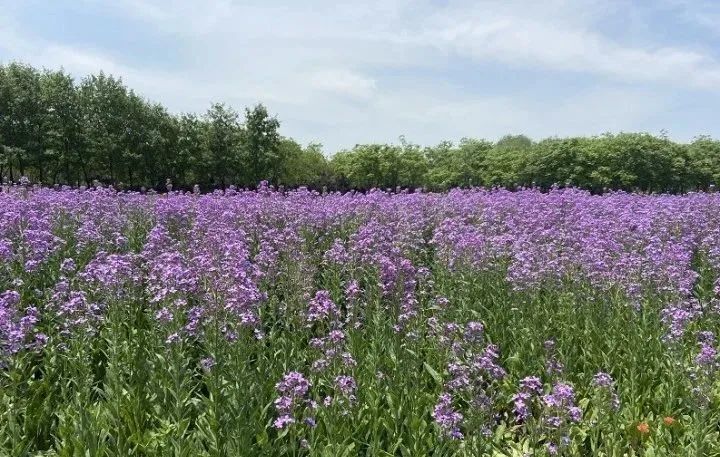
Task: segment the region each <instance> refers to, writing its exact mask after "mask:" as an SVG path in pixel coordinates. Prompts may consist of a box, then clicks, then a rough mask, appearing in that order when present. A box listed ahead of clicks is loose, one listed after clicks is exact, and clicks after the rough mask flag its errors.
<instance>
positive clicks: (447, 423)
mask: <svg viewBox="0 0 720 457" xmlns="http://www.w3.org/2000/svg"><path fill="white" fill-rule="evenodd" d="M432 417H433V419H435V423H436V424H437V425H438V426H439V427H440V429H441V430H442V431H443V432H444V433H445V434H446V435H447V436H449V437H451V438H453V439H462V438H463V435H462V433H461V432H460V425H461V424H462V421H463V415H462V414H461V413H459V412H458V411H457V410H455V409H454V407H453V405H452V397H451V396H450V394H447V393H443V394H441V395H440V397H439V398H438V402H437V404H436V405H435V408H434V409H433V412H432Z"/></svg>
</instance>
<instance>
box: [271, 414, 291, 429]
mask: <svg viewBox="0 0 720 457" xmlns="http://www.w3.org/2000/svg"><path fill="white" fill-rule="evenodd" d="M293 423H295V418H293V417H292V416H290V415H288V414H283V415H282V416H279V417H278V418H277V419H275V422H273V427H275V428H277V429H283V428H285V427H287V426H288V425H290V424H293Z"/></svg>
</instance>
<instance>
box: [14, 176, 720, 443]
mask: <svg viewBox="0 0 720 457" xmlns="http://www.w3.org/2000/svg"><path fill="white" fill-rule="evenodd" d="M0 221H1V222H0V260H1V263H0V455H7V456H40V455H42V456H252V455H262V456H274V455H277V456H280V455H283V456H285V455H287V456H328V457H330V456H333V457H334V456H342V457H349V456H356V455H361V456H403V457H411V456H412V457H415V456H481V455H488V456H528V455H532V456H547V455H562V456H582V455H587V456H591V455H592V456H622V455H628V456H640V455H644V456H665V455H667V456H679V455H682V456H684V455H695V456H712V455H720V442H719V441H720V438H719V430H720V429H719V427H720V391H719V389H718V388H719V387H720V385H719V383H718V376H717V370H718V363H719V361H720V359H718V356H717V341H716V338H717V333H718V331H719V330H720V329H719V328H718V326H719V323H720V282H719V281H718V274H719V273H720V194H716V193H689V194H685V195H647V194H631V193H624V192H611V193H606V194H604V195H600V196H598V195H591V194H590V193H588V192H585V191H581V190H577V189H572V188H568V189H557V188H554V189H551V190H549V191H545V192H543V191H540V190H538V189H521V190H517V191H513V192H511V191H507V190H503V189H492V190H485V189H469V190H459V189H455V190H451V191H449V192H446V193H424V192H404V191H401V192H389V191H380V190H373V191H369V192H366V193H357V192H348V193H342V194H341V193H328V194H320V193H317V192H313V191H309V190H305V189H299V190H294V191H279V190H276V189H273V188H272V187H270V186H268V185H267V184H266V183H262V184H261V185H260V186H259V187H258V188H257V189H255V190H239V189H234V188H232V187H231V188H229V189H227V190H225V191H215V192H213V193H208V194H201V193H199V192H194V193H190V192H172V191H171V192H168V193H166V194H141V193H134V192H117V191H115V190H113V189H111V188H103V187H100V186H98V187H96V188H90V189H86V188H79V189H71V188H56V189H51V188H40V187H33V186H31V185H29V184H27V183H26V184H25V185H12V186H11V185H7V186H5V187H4V188H3V191H2V192H1V193H0Z"/></svg>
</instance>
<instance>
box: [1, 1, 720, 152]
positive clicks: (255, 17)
mask: <svg viewBox="0 0 720 457" xmlns="http://www.w3.org/2000/svg"><path fill="white" fill-rule="evenodd" d="M170 5H172V6H170ZM10 60H21V61H24V62H27V63H30V64H33V65H35V66H38V67H47V68H53V69H55V68H60V67H63V68H65V70H66V71H68V72H70V73H72V74H73V75H75V76H77V77H78V78H80V77H82V76H83V75H86V74H88V73H94V72H98V71H100V70H105V71H106V72H109V73H112V74H114V75H116V76H121V77H122V78H123V79H124V81H125V82H126V83H127V85H128V86H129V87H131V88H133V89H135V90H136V91H137V92H139V93H140V94H142V95H144V96H145V97H147V98H148V99H150V100H153V101H157V102H161V103H163V104H164V105H166V106H167V107H168V108H169V109H170V110H171V111H172V112H187V111H190V112H202V111H204V110H206V109H207V108H208V106H209V104H210V102H212V101H224V102H227V103H228V104H230V105H232V106H234V107H236V108H237V109H241V108H242V107H244V106H247V105H251V104H254V103H257V102H262V103H264V104H266V105H267V106H268V108H269V109H270V111H271V112H273V113H275V114H277V115H278V118H279V119H280V121H281V122H282V127H281V130H282V133H283V134H285V135H288V136H292V137H294V138H296V139H298V140H299V141H301V142H303V143H307V142H310V141H315V142H320V143H323V144H324V145H325V150H326V152H329V153H332V152H334V151H335V150H337V149H340V148H345V147H352V146H353V145H354V144H356V143H364V142H396V141H397V140H398V137H399V136H400V135H404V136H405V137H406V138H407V139H408V140H410V141H413V142H416V143H420V144H435V143H438V142H439V141H441V140H445V139H450V140H455V141H457V140H459V139H460V138H462V137H479V138H487V139H491V140H495V139H497V138H499V137H501V136H502V135H504V134H507V133H525V134H527V135H529V136H531V137H533V138H535V139H539V138H544V137H548V136H556V135H559V136H566V135H597V134H601V133H603V132H608V131H609V132H618V131H647V132H651V133H659V132H660V131H661V130H665V131H667V133H668V134H669V136H670V137H672V138H674V139H676V140H680V141H688V140H691V139H692V138H693V137H694V136H696V135H701V134H707V135H712V136H714V137H720V123H719V122H717V117H718V114H719V112H720V110H719V109H718V107H720V2H715V1H712V0H708V1H702V0H700V1H690V0H655V1H636V2H631V1H615V0H567V1H562V0H544V1H531V0H527V1H515V0H499V1H482V0H480V1H478V0H457V1H455V0H424V1H410V0H365V1H354V2H344V1H342V0H333V1H325V0H318V1H314V0H308V1H305V2H298V1H295V0H283V1H272V0H265V1H253V0H248V1H229V0H226V1H211V0H206V1H195V0H175V1H173V2H170V1H165V0H149V1H141V0H113V1H101V0H55V1H52V2H48V1H39V0H26V1H7V0H0V61H2V62H8V61H10Z"/></svg>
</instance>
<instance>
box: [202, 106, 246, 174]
mask: <svg viewBox="0 0 720 457" xmlns="http://www.w3.org/2000/svg"><path fill="white" fill-rule="evenodd" d="M205 121H206V122H207V131H206V133H207V140H206V141H207V150H208V158H209V172H210V175H209V176H208V178H209V179H210V180H211V181H210V182H209V184H210V185H220V186H222V187H225V186H226V185H229V184H231V183H232V182H235V181H236V179H237V177H238V175H239V174H240V171H241V170H240V168H241V138H242V131H241V130H242V129H241V126H240V124H239V122H238V114H237V112H235V110H233V109H232V108H228V107H226V106H225V104H223V103H215V104H213V105H212V106H211V107H210V109H209V110H208V112H207V113H206V114H205ZM243 184H246V182H243Z"/></svg>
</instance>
